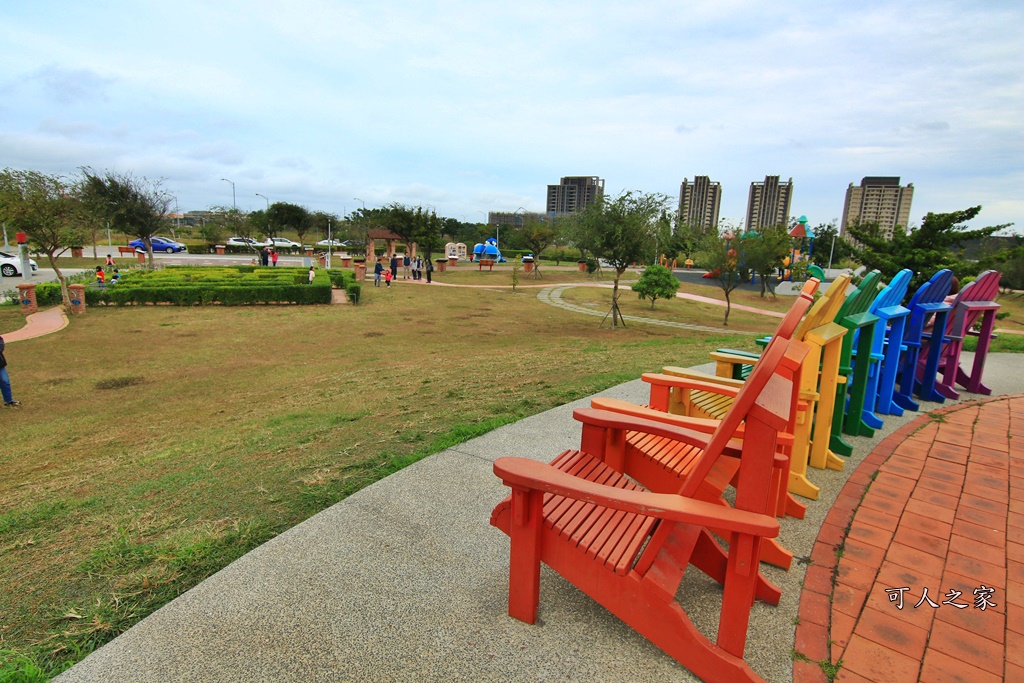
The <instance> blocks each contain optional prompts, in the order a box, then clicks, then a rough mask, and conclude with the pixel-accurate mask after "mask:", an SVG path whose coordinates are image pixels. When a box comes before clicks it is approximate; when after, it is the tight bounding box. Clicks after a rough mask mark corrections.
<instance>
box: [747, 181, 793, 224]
mask: <svg viewBox="0 0 1024 683" xmlns="http://www.w3.org/2000/svg"><path fill="white" fill-rule="evenodd" d="M792 202H793V179H792V178H790V179H789V181H788V182H785V183H781V182H779V176H777V175H766V176H765V177H764V182H763V183H758V182H753V183H750V194H749V196H748V197H747V221H746V226H745V229H746V230H757V229H758V228H761V227H772V226H775V225H788V224H789V207H790V204H792Z"/></svg>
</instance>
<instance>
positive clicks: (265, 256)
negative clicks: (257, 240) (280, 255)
mask: <svg viewBox="0 0 1024 683" xmlns="http://www.w3.org/2000/svg"><path fill="white" fill-rule="evenodd" d="M260 263H262V264H263V265H264V266H269V265H270V247H263V249H261V250H260Z"/></svg>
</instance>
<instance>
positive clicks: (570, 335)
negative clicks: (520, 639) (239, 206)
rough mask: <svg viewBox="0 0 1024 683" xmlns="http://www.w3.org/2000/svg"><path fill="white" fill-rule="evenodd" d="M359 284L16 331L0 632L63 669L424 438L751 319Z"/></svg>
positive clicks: (457, 430) (471, 426) (687, 356)
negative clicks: (710, 320) (21, 334)
mask: <svg viewBox="0 0 1024 683" xmlns="http://www.w3.org/2000/svg"><path fill="white" fill-rule="evenodd" d="M363 291H364V304H363V305H360V306H308V307H298V306H255V307H237V308H236V307H220V306H218V307H209V308H176V307H169V306H155V307H154V306H146V307H131V308H109V309H93V310H91V311H90V312H89V313H88V314H87V315H85V316H81V317H76V318H75V320H74V321H73V322H72V325H71V326H70V327H69V328H67V329H65V330H64V331H62V332H60V333H59V334H55V335H49V336H46V337H41V338H38V339H34V340H28V341H24V342H19V343H18V344H16V345H12V346H9V347H8V354H7V355H8V359H9V361H10V363H11V368H10V371H11V375H12V381H13V383H14V386H15V388H16V391H17V394H18V397H19V399H20V400H22V402H23V404H24V405H23V407H22V408H20V409H18V410H12V411H6V412H5V413H4V415H3V418H4V420H5V422H6V424H5V429H4V433H5V436H4V449H3V450H2V452H0V585H3V586H4V587H5V590H4V591H3V592H2V593H0V614H3V615H5V617H6V618H5V619H3V620H2V621H0V651H3V650H4V649H13V650H14V651H17V652H20V653H25V654H28V655H29V656H30V657H31V658H33V659H35V660H37V661H39V662H41V663H42V664H43V665H44V667H45V668H48V669H49V670H50V671H56V670H58V669H59V668H60V667H61V666H63V665H65V664H66V663H69V662H72V661H76V660H77V659H80V658H81V657H82V656H84V655H85V654H87V653H88V652H89V651H91V650H92V649H94V648H95V647H97V646H98V645H100V644H102V643H103V642H105V641H106V640H108V639H109V638H111V637H113V636H114V635H116V634H117V633H120V632H121V631H123V630H124V629H126V628H128V627H129V626H131V625H132V624H133V623H135V622H136V621H138V620H139V619H141V618H142V617H143V616H145V615H146V614H148V613H149V612H151V611H152V610H153V609H156V608H157V607H159V606H160V605H161V604H163V603H165V602H166V601H168V600H170V599H172V598H174V597H175V596H177V595H178V594H180V593H181V592H182V591H184V590H187V589H188V588H189V587H191V586H192V585H195V583H197V582H198V581H200V580H202V579H203V578H204V577H206V576H208V575H209V574H211V573H212V572H214V571H216V570H217V569H219V568H221V567H223V566H224V565H226V564H227V563H229V562H230V561H232V560H233V559H235V558H237V557H238V556H240V555H241V554H243V553H244V552H246V551H248V550H249V549H251V548H253V547H255V546H256V545H258V544H259V543H262V542H264V541H265V540H267V539H269V538H270V537H272V536H273V535H274V534H277V533H280V532H281V531H283V530H285V529H287V528H289V527H290V526H292V525H294V524H296V523H298V522H299V521H301V520H303V519H305V518H306V517H308V516H310V515H311V514H313V513H315V512H317V511H319V510H321V509H323V508H325V507H327V506H329V505H331V504H333V503H334V502H336V501H338V500H340V499H342V498H344V497H345V496H346V495H348V494H350V493H351V492H353V491H355V490H358V489H359V488H361V487H362V486H365V485H366V484H368V483H370V482H372V481H374V480H375V479H377V478H380V477H381V476H385V475H386V474H387V473H388V472H390V471H394V470H395V469H396V468H398V467H401V466H402V465H404V464H406V463H408V462H410V461H411V460H413V459H415V458H417V457H422V456H423V455H425V454H427V453H430V452H434V451H436V450H438V449H440V448H443V447H444V446H446V445H449V444H452V443H457V442H458V441H459V440H464V439H465V438H469V437H472V436H475V435H477V434H479V433H482V432H484V431H487V430H489V429H492V428H494V427H495V426H498V425H500V424H504V423H506V422H510V421H513V420H516V419H519V418H522V417H524V416H526V415H530V414H533V413H537V412H540V411H543V410H546V409H548V408H551V407H553V406H555V405H559V404H562V403H564V402H566V401H570V400H573V399H576V398H579V397H582V396H586V395H588V394H591V393H593V392H595V391H598V390H600V389H602V388H605V387H608V386H611V385H614V384H617V383H619V382H622V381H625V380H628V379H632V378H635V377H637V376H639V374H640V373H641V372H643V371H647V370H651V369H655V368H660V367H661V366H662V365H664V364H669V363H671V364H682V365H686V364H692V363H695V362H703V361H704V360H705V359H706V357H707V356H706V354H707V352H708V350H709V349H712V348H715V347H717V346H722V345H728V346H737V345H744V344H747V343H748V339H749V338H748V337H745V338H744V339H743V340H742V341H741V340H737V339H736V338H733V337H730V336H727V335H708V334H700V333H680V332H678V331H675V330H664V329H660V328H658V327H656V326H647V325H639V324H638V325H631V326H630V328H629V329H627V330H618V331H610V330H608V329H599V328H598V325H597V321H596V320H595V319H593V318H590V317H585V316H579V315H574V314H571V313H568V312H565V311H563V310H560V309H557V308H554V307H551V306H547V305H545V304H542V303H540V302H539V301H538V300H537V299H536V296H535V295H534V292H533V291H532V290H528V291H527V292H520V293H512V292H511V291H508V290H504V291H495V290H474V289H463V288H446V287H420V286H397V287H394V288H392V289H391V290H386V289H374V288H373V287H365V288H364V290H363ZM7 322H9V321H7V318H6V317H5V316H4V315H2V314H0V324H6V323H7ZM771 325H772V323H770V322H769V323H767V325H766V327H768V328H770V327H771ZM482 523H483V522H482ZM2 668H3V667H2V666H0V671H2Z"/></svg>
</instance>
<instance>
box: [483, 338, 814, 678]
mask: <svg viewBox="0 0 1024 683" xmlns="http://www.w3.org/2000/svg"><path fill="white" fill-rule="evenodd" d="M795 344H797V342H792V343H791V342H789V341H786V340H780V342H779V343H775V344H772V345H771V346H770V347H769V348H768V349H766V350H765V353H764V356H765V362H763V363H760V364H758V366H757V367H756V368H755V369H754V371H753V372H752V373H751V376H750V379H749V380H748V381H747V383H746V384H745V385H744V387H743V388H742V389H741V390H740V392H739V394H738V395H737V397H736V400H735V402H734V404H733V409H732V410H730V411H729V414H728V415H727V416H726V418H725V419H724V420H723V421H722V423H721V425H720V426H719V427H718V429H717V430H716V431H715V432H714V433H713V434H711V435H707V434H703V433H700V432H695V431H690V430H685V429H680V428H678V427H674V426H671V425H667V424H664V423H658V422H652V421H644V420H636V419H635V418H630V417H628V416H623V415H616V414H614V413H608V412H605V411H598V410H593V409H587V408H582V409H578V410H577V411H576V413H575V414H576V416H577V418H582V419H584V429H583V440H582V444H581V448H580V450H578V451H566V452H565V453H562V454H561V455H559V456H558V457H557V458H555V460H554V461H553V462H552V463H551V464H550V465H545V464H543V463H539V462H535V461H532V460H525V459H520V458H499V459H498V460H496V461H495V463H494V472H495V474H496V475H498V476H499V477H501V479H502V480H503V481H504V482H505V484H507V485H508V486H509V487H511V488H512V494H511V495H510V496H509V497H508V498H506V499H505V500H503V501H502V502H501V503H499V504H498V506H497V507H496V508H495V509H494V512H493V513H492V514H491V524H493V525H494V526H496V527H498V528H499V529H501V530H502V531H504V532H506V533H507V534H508V535H509V537H510V539H511V560H510V568H509V614H510V615H511V616H513V617H515V618H517V619H520V620H522V621H525V622H527V623H531V624H532V623H534V622H535V621H536V617H537V609H538V604H539V599H540V563H541V562H543V563H545V564H547V565H548V566H549V567H551V568H552V569H553V570H554V571H556V572H558V573H559V574H561V575H562V576H563V577H565V578H566V579H567V580H568V581H570V582H571V583H572V584H574V585H575V586H577V587H578V588H580V590H582V591H584V592H585V593H586V594H587V595H589V596H591V597H592V598H593V599H594V600H596V601H597V602H598V603H600V604H601V605H602V606H604V607H605V608H606V609H608V610H609V611H610V612H612V613H613V614H615V615H616V616H618V617H619V618H620V619H622V620H623V621H625V622H626V623H627V624H629V625H630V626H631V627H632V628H634V629H636V631H637V632H639V633H640V634H642V635H643V636H644V637H646V638H647V639H648V640H650V641H651V642H652V643H654V644H655V645H657V646H658V647H660V648H661V649H662V650H664V651H665V652H666V653H667V654H668V655H670V656H671V657H673V658H674V659H675V660H676V661H678V662H679V663H680V664H682V665H683V666H685V667H686V668H688V669H690V670H691V671H692V672H694V673H695V674H696V675H697V676H699V677H700V678H702V679H703V680H706V681H712V680H714V681H761V680H762V679H761V678H760V677H759V676H758V675H757V674H756V673H755V672H754V671H753V670H752V669H751V668H750V666H749V665H748V664H747V663H746V662H745V661H744V660H743V653H744V646H745V644H746V636H747V625H748V621H749V616H750V608H751V605H752V603H753V601H754V599H755V598H756V597H758V593H759V585H760V584H759V577H760V572H759V569H758V565H759V561H760V549H761V543H762V540H763V539H765V538H772V537H775V536H777V535H778V533H779V525H778V522H777V520H776V519H775V518H774V517H773V516H771V515H768V514H765V511H766V510H771V509H772V508H773V501H772V500H771V496H770V493H769V481H770V478H771V471H772V467H773V461H774V459H775V452H776V440H777V439H778V436H779V433H780V432H781V431H782V430H784V429H785V427H786V423H787V420H788V417H789V410H790V405H789V404H790V401H791V400H792V397H793V393H794V392H793V386H794V383H795V374H796V372H797V371H798V370H799V368H800V364H801V362H802V354H801V353H791V348H792V345H795ZM741 422H743V423H744V429H745V433H746V438H744V439H743V441H742V442H738V441H736V440H734V439H732V435H733V434H734V433H735V432H736V429H737V428H738V427H739V425H740V423H741ZM627 430H644V431H649V432H651V433H652V434H656V435H662V436H666V437H668V438H673V439H678V440H680V441H684V442H687V443H689V444H692V445H694V446H695V447H697V448H698V450H699V455H697V457H696V459H695V464H694V467H692V468H691V469H690V470H689V472H690V473H689V476H687V477H686V478H685V479H684V480H683V481H682V484H681V486H680V487H679V489H678V491H677V492H674V493H662V494H659V493H653V492H650V491H647V490H645V489H644V488H643V487H641V486H640V485H639V484H637V483H636V481H634V480H633V479H631V478H630V477H628V476H626V475H629V473H630V472H631V471H632V470H633V463H632V462H631V459H632V455H631V451H630V449H627V448H625V447H624V441H625V434H626V432H627ZM723 456H724V457H730V458H737V459H740V460H741V461H742V463H743V467H742V468H741V470H740V476H739V479H738V481H737V486H736V503H735V509H733V508H730V507H728V506H723V505H718V504H713V503H708V502H705V501H701V500H697V499H696V497H695V496H696V494H697V491H698V490H699V489H700V487H701V485H702V483H703V482H704V481H705V479H706V478H707V477H708V476H709V475H710V474H711V471H712V469H713V468H714V466H715V463H716V462H717V461H718V460H719V458H721V457H723ZM709 528H717V529H725V530H727V531H728V533H729V534H730V535H731V542H730V543H729V546H728V549H727V550H726V549H723V548H722V546H720V545H719V544H718V542H716V540H715V539H714V537H713V536H712V535H711V533H710V532H709V531H708V529H709ZM690 565H693V566H694V567H696V568H697V569H699V570H701V571H703V572H704V573H705V574H707V575H708V576H710V577H712V578H714V579H715V580H716V581H718V582H719V583H720V584H722V593H721V609H720V617H719V626H718V634H717V638H716V641H715V642H714V643H712V642H711V641H710V640H709V639H708V638H707V637H705V636H704V635H703V634H702V633H701V632H700V631H699V630H698V629H697V628H696V627H695V626H694V625H693V623H692V622H691V620H690V618H689V616H688V615H687V614H686V611H685V610H684V609H683V607H682V606H681V605H680V604H679V603H678V602H677V601H676V593H677V591H678V589H679V586H680V584H681V582H682V580H683V575H684V573H685V571H686V569H687V567H688V566H690ZM709 599H717V593H716V594H715V595H714V596H709ZM776 600H777V596H776Z"/></svg>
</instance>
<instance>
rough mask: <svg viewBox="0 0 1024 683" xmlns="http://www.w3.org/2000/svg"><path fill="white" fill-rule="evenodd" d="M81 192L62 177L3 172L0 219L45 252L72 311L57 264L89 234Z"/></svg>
mask: <svg viewBox="0 0 1024 683" xmlns="http://www.w3.org/2000/svg"><path fill="white" fill-rule="evenodd" d="M78 191H79V188H78V187H77V186H76V185H75V184H73V183H70V182H68V181H67V180H65V179H64V178H62V177H60V176H55V175H53V176H51V175H45V174H42V173H38V172H36V171H16V170H12V169H4V170H3V171H2V172H0V218H2V219H3V220H5V221H6V222H7V224H8V225H9V226H10V227H12V228H14V229H15V230H18V231H20V232H24V233H25V234H26V235H28V239H29V244H31V245H32V247H33V248H34V250H35V251H37V252H39V253H43V254H46V258H47V260H48V261H49V262H50V267H51V268H53V272H54V273H56V275H57V280H58V281H59V282H60V296H61V302H62V303H63V304H64V308H65V310H67V311H69V312H70V310H71V297H70V295H69V294H68V284H67V279H66V278H65V277H64V273H62V272H61V270H60V268H58V267H57V260H56V255H57V253H58V252H61V251H64V250H65V249H67V248H68V247H71V246H73V245H76V244H82V243H83V242H84V241H85V238H86V237H87V236H88V234H89V229H88V227H87V225H86V222H85V220H84V215H83V210H82V209H83V207H82V204H81V202H80V200H79V197H78Z"/></svg>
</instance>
